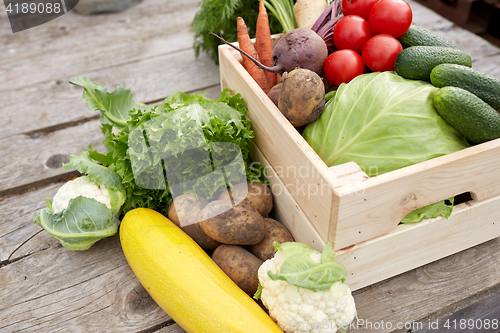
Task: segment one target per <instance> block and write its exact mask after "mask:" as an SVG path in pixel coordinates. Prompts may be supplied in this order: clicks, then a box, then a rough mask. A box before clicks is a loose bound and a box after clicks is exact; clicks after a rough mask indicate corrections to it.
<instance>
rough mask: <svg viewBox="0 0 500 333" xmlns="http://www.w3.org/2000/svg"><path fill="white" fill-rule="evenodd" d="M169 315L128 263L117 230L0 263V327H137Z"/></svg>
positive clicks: (76, 329)
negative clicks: (90, 241) (83, 243)
mask: <svg viewBox="0 0 500 333" xmlns="http://www.w3.org/2000/svg"><path fill="white" fill-rule="evenodd" d="M169 320H170V318H169V317H168V316H167V315H166V314H165V312H164V311H163V310H161V309H160V308H159V307H158V306H157V305H156V303H155V302H154V301H153V299H152V298H151V297H150V296H149V295H148V293H147V292H146V291H145V290H144V288H143V287H142V286H141V285H140V283H139V281H138V280H137V278H136V277H135V275H134V273H133V272H132V270H131V269H130V267H129V265H128V264H127V261H126V259H125V257H124V255H123V252H122V249H121V247H120V242H119V238H118V236H114V237H111V238H108V239H105V240H101V241H99V242H98V243H96V244H95V245H94V246H93V247H92V248H91V249H90V250H88V251H82V252H79V251H68V250H66V249H64V248H62V247H56V248H49V249H47V250H44V251H38V252H36V253H34V254H32V255H29V256H27V257H25V258H22V259H20V260H18V261H16V262H14V263H11V264H9V265H7V266H4V267H1V268H0V331H2V332H14V331H16V332H17V331H23V332H57V331H68V330H71V332H111V331H119V332H138V331H144V330H148V328H154V327H158V326H161V324H163V323H166V322H168V321H169Z"/></svg>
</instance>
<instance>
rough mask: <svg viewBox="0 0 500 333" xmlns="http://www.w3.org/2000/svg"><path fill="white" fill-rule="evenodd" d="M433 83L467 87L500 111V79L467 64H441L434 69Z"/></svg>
mask: <svg viewBox="0 0 500 333" xmlns="http://www.w3.org/2000/svg"><path fill="white" fill-rule="evenodd" d="M431 83H432V84H433V85H435V86H436V87H438V88H442V87H446V86H452V87H458V88H462V89H465V90H467V91H469V92H471V93H473V94H474V95H476V96H477V97H479V98H481V99H482V100H483V101H485V102H486V103H488V104H489V105H490V106H491V107H492V108H494V109H495V110H497V111H500V79H499V78H498V77H496V76H492V75H488V74H485V73H482V72H479V71H476V70H475V69H472V68H470V67H467V66H461V65H455V64H441V65H437V66H436V67H434V68H433V69H432V72H431Z"/></svg>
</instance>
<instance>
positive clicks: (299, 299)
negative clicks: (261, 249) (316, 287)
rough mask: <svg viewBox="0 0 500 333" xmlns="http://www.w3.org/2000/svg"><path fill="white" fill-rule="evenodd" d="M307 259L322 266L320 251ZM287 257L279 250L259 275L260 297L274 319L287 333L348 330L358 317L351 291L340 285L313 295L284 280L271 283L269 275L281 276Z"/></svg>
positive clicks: (336, 284)
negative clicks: (276, 274) (269, 273)
mask: <svg viewBox="0 0 500 333" xmlns="http://www.w3.org/2000/svg"><path fill="white" fill-rule="evenodd" d="M311 250H312V251H314V250H313V249H312V248H311ZM332 252H333V250H332ZM308 256H309V258H310V259H311V260H312V261H313V262H314V263H316V264H319V263H320V262H321V253H319V252H317V251H314V252H311V253H308ZM287 257H288V255H287V254H285V253H283V252H282V251H280V250H278V252H276V254H275V256H274V258H272V259H269V260H267V261H265V262H264V263H263V264H262V265H261V266H260V268H259V271H258V276H259V282H260V285H261V288H262V290H261V295H260V297H261V300H262V303H263V304H264V306H265V307H266V308H267V309H268V310H269V315H270V316H271V318H273V319H274V320H275V321H276V322H277V323H278V325H279V326H280V327H281V328H282V329H283V330H284V331H285V333H300V332H311V333H334V332H337V330H338V329H340V328H342V327H344V328H347V327H348V325H349V324H350V322H351V321H352V320H353V319H354V317H355V315H356V306H355V303H354V298H353V297H352V295H351V290H350V289H349V287H348V286H347V285H345V284H344V283H342V281H337V282H334V283H333V284H332V285H331V286H330V287H329V288H328V289H326V290H322V291H313V290H311V289H307V288H304V287H297V286H294V285H291V284H290V283H288V282H287V281H284V280H280V279H277V280H273V279H271V277H270V276H269V275H268V272H269V271H271V272H272V273H278V272H279V271H280V269H281V267H282V265H283V264H284V263H285V260H286V259H287Z"/></svg>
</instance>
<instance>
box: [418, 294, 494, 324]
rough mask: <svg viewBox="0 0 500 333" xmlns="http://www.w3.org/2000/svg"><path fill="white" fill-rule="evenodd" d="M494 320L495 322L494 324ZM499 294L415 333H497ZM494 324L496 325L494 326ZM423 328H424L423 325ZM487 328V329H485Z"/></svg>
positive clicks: (434, 321)
mask: <svg viewBox="0 0 500 333" xmlns="http://www.w3.org/2000/svg"><path fill="white" fill-rule="evenodd" d="M495 320H496V322H495ZM499 321H500V293H498V294H495V295H493V296H491V297H488V298H486V299H484V300H482V301H480V302H477V303H475V304H473V305H471V306H468V307H467V308H465V309H462V310H459V311H457V312H455V313H454V314H452V315H451V316H448V317H446V318H443V319H441V320H439V319H436V320H432V321H431V322H429V323H428V325H427V328H424V329H423V330H420V331H417V332H416V333H439V332H440V330H441V331H442V330H444V329H448V330H458V331H459V330H460V328H464V329H463V330H462V331H465V330H467V333H498V331H499V330H500V326H499V325H500V323H499ZM494 323H496V324H494ZM424 327H426V326H425V325H424ZM486 327H489V328H486Z"/></svg>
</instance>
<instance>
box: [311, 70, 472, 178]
mask: <svg viewBox="0 0 500 333" xmlns="http://www.w3.org/2000/svg"><path fill="white" fill-rule="evenodd" d="M436 89H437V88H435V87H434V86H432V85H431V84H429V83H426V82H423V81H415V80H407V79H404V78H402V77H400V76H398V75H396V74H394V73H392V72H382V73H379V72H376V73H371V74H364V75H360V76H358V77H356V78H355V79H354V80H352V81H351V82H350V83H348V84H342V85H340V87H339V88H338V90H337V92H336V93H335V96H334V97H333V98H332V99H330V101H329V102H328V103H327V104H326V106H325V110H324V111H323V113H322V114H321V116H320V117H319V118H318V119H317V120H316V121H315V122H312V123H310V124H309V125H307V126H306V128H305V130H304V134H303V135H304V138H305V139H306V141H307V142H308V143H309V144H310V145H311V147H312V148H313V149H314V150H315V151H316V153H318V155H319V156H320V157H321V158H322V159H323V161H325V163H326V164H327V165H328V166H333V165H338V164H343V163H346V162H350V161H355V162H356V163H357V164H358V165H359V166H360V167H361V168H362V169H363V170H364V171H365V172H366V173H367V174H368V175H369V176H376V175H379V174H383V173H386V172H389V171H392V170H396V169H399V168H402V167H405V166H409V165H412V164H415V163H419V162H422V161H425V160H429V159H432V158H434V157H438V156H441V155H445V154H448V153H452V152H455V151H458V150H461V149H464V148H467V147H469V144H468V142H467V140H466V139H465V137H464V136H463V135H461V134H460V133H458V132H457V131H456V130H455V129H454V128H453V127H452V126H451V125H449V124H448V123H447V122H446V121H445V120H444V119H443V118H441V116H439V114H438V113H437V112H436V110H435V109H434V106H433V102H432V93H433V92H434V91H435V90H436Z"/></svg>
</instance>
